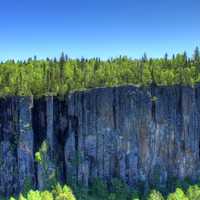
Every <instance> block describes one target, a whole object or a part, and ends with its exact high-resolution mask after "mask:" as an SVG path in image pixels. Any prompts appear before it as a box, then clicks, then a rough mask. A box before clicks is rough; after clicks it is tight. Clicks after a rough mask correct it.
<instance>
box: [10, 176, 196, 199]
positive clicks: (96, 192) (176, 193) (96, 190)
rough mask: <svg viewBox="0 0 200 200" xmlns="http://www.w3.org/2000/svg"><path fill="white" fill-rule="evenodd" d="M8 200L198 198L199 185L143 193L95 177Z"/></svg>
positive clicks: (179, 185)
mask: <svg viewBox="0 0 200 200" xmlns="http://www.w3.org/2000/svg"><path fill="white" fill-rule="evenodd" d="M71 188H73V189H71ZM9 200H200V185H199V184H193V185H190V184H189V183H186V182H181V184H180V183H179V184H178V185H177V186H176V187H175V188H174V189H173V191H172V192H160V191H159V190H156V189H149V190H148V191H146V192H145V193H144V192H141V191H140V192H139V190H136V189H135V188H132V187H128V186H127V185H126V184H125V183H123V182H122V181H120V180H118V179H113V180H112V181H111V183H110V184H106V183H104V182H103V181H101V180H99V179H96V180H95V181H94V182H93V183H92V184H91V185H90V186H89V187H83V186H77V185H76V186H71V187H69V186H67V185H64V186H61V185H60V184H56V186H54V187H52V189H51V190H44V191H38V190H30V191H28V192H27V193H26V194H20V195H19V196H18V197H15V198H14V197H11V198H10V199H9Z"/></svg>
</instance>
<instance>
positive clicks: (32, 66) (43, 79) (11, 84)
mask: <svg viewBox="0 0 200 200" xmlns="http://www.w3.org/2000/svg"><path fill="white" fill-rule="evenodd" d="M198 82H200V50H199V48H198V47H196V48H195V50H194V53H193V56H192V57H189V56H187V53H186V52H183V53H178V54H176V55H173V56H172V57H170V58H169V56H168V54H165V55H164V56H163V57H162V58H148V57H147V55H146V54H144V55H143V56H142V58H140V59H132V58H128V57H126V56H120V57H117V58H111V59H108V60H100V59H99V58H92V59H85V58H81V59H70V58H69V57H68V56H67V55H65V54H64V53H62V54H61V56H60V58H59V59H56V58H53V59H50V58H46V59H43V60H38V59H37V58H36V57H34V58H29V59H27V60H25V61H15V60H7V61H5V62H1V63H0V96H7V95H20V96H24V95H34V96H43V95H64V94H66V93H68V92H70V91H75V90H84V89H89V88H95V87H111V86H117V85H127V84H134V85H141V86H148V85H151V84H153V85H177V84H180V85H194V84H196V83H198Z"/></svg>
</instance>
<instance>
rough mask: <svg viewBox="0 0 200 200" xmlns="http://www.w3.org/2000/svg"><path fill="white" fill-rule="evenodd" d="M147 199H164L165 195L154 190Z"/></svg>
mask: <svg viewBox="0 0 200 200" xmlns="http://www.w3.org/2000/svg"><path fill="white" fill-rule="evenodd" d="M147 200H164V197H163V196H162V194H161V193H160V192H158V191H156V190H152V191H151V192H150V194H149V195H148V197H147Z"/></svg>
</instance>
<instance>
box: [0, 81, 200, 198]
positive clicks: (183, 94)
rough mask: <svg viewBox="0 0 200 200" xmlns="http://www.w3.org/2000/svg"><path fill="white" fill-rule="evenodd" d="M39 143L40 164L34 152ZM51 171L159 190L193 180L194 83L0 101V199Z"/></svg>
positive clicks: (197, 116) (198, 161)
mask: <svg viewBox="0 0 200 200" xmlns="http://www.w3.org/2000/svg"><path fill="white" fill-rule="evenodd" d="M44 141H46V143H47V146H48V149H47V151H46V155H45V156H44V158H45V161H46V162H47V163H45V164H44V165H43V164H40V163H36V162H35V159H34V155H35V153H36V152H37V151H39V149H40V147H41V146H42V144H43V142H44ZM51 176H54V177H56V179H58V180H60V181H63V182H76V183H83V184H85V185H88V184H89V183H90V182H91V181H92V180H93V179H94V178H96V177H99V178H101V179H103V180H106V181H109V180H111V179H112V178H113V177H118V178H121V179H122V180H124V181H125V182H127V183H128V184H130V185H133V186H134V185H138V184H140V185H141V184H143V186H144V187H148V186H149V185H152V186H155V187H167V186H168V185H169V184H170V181H172V180H173V179H174V178H177V179H180V180H182V179H184V178H186V177H187V178H190V179H191V180H194V181H195V180H198V179H199V177H200V86H199V85H197V86H195V87H183V86H182V87H181V86H173V87H148V88H140V87H134V86H122V87H114V88H98V89H92V90H88V91H83V92H74V93H71V94H69V95H66V96H65V97H64V98H62V99H59V98H58V97H43V98H40V99H38V98H32V97H7V98H1V99H0V196H1V195H6V196H8V195H10V194H13V193H17V192H19V191H23V190H24V189H25V188H26V187H27V186H31V187H37V188H43V187H44V185H45V181H46V180H47V179H48V178H49V177H51Z"/></svg>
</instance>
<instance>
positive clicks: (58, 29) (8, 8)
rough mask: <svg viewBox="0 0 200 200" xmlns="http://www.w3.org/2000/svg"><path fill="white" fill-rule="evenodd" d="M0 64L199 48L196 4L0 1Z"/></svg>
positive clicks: (199, 6) (175, 0)
mask: <svg viewBox="0 0 200 200" xmlns="http://www.w3.org/2000/svg"><path fill="white" fill-rule="evenodd" d="M0 8H1V9H0V60H5V59H13V58H14V59H24V58H27V57H32V56H34V55H37V57H39V58H46V57H47V56H49V57H54V56H59V55H60V52H61V51H64V52H65V53H66V54H68V55H69V56H70V57H73V58H75V57H81V56H84V57H101V58H109V57H112V56H113V57H115V56H118V55H120V54H121V55H127V56H129V57H134V58H135V57H141V56H142V54H143V53H144V52H146V53H147V55H149V56H152V57H158V56H162V55H163V54H164V53H165V52H169V54H170V55H171V54H172V53H177V52H182V51H184V50H186V51H187V52H188V53H189V54H190V53H192V51H193V49H194V48H195V46H197V45H198V46H200V1H199V0H0Z"/></svg>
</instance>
